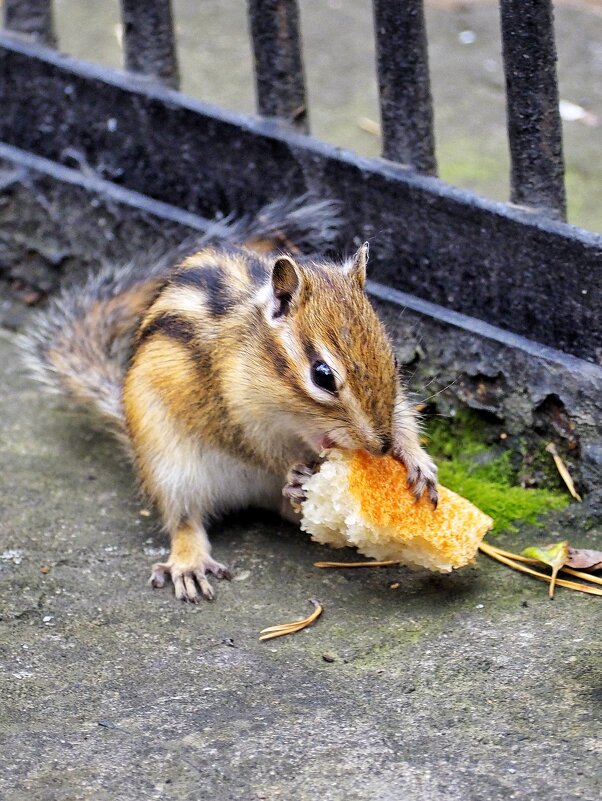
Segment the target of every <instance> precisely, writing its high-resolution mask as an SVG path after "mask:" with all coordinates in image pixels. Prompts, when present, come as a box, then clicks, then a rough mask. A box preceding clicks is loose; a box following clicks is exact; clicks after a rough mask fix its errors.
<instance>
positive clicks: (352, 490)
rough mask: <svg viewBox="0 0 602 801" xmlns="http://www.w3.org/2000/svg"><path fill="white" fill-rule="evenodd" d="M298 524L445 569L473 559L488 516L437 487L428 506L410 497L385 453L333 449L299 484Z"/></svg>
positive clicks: (324, 537) (364, 549)
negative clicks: (301, 485) (435, 502)
mask: <svg viewBox="0 0 602 801" xmlns="http://www.w3.org/2000/svg"><path fill="white" fill-rule="evenodd" d="M304 489H305V492H306V500H305V501H304V502H303V506H302V515H303V517H302V520H301V528H302V529H303V530H304V531H307V532H308V533H309V534H311V538H312V539H313V540H315V541H316V542H320V543H322V544H323V545H330V546H331V547H333V548H343V547H345V546H352V547H354V548H357V550H358V551H359V552H360V553H362V554H364V555H365V556H369V557H371V558H373V559H378V560H389V559H391V560H396V561H399V562H401V563H402V564H404V565H409V566H411V567H426V568H428V569H429V570H436V571H439V572H443V573H447V572H449V571H451V570H452V569H454V568H458V567H463V566H464V565H468V564H470V563H471V562H473V560H474V557H475V556H476V553H477V550H478V547H479V543H480V542H481V540H482V539H483V537H484V536H485V534H486V533H487V531H488V530H489V529H490V528H491V527H492V526H493V520H492V519H491V518H490V517H488V516H487V515H486V514H484V513H483V512H481V511H480V510H479V509H477V507H476V506H474V505H473V504H472V503H470V501H467V500H466V499H464V498H462V497H461V496H460V495H457V494H456V493H455V492H452V491H451V490H448V489H446V488H445V487H442V486H440V485H439V488H438V489H439V504H438V506H437V509H435V510H434V509H433V507H432V504H431V503H430V501H429V499H428V498H427V497H426V495H425V496H423V497H422V498H421V499H420V500H419V501H416V500H415V498H414V496H413V495H412V493H411V491H410V490H409V489H408V486H407V471H406V469H405V467H404V466H403V465H402V464H400V463H399V462H397V461H396V460H395V459H393V458H392V457H390V456H383V457H376V456H370V455H369V454H367V453H366V452H365V451H343V450H332V451H329V452H328V455H327V457H326V459H325V461H324V462H323V464H322V465H321V466H320V469H319V471H318V472H316V473H314V475H313V476H311V477H310V478H309V479H308V480H307V481H306V482H305V483H304Z"/></svg>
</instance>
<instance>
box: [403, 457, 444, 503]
mask: <svg viewBox="0 0 602 801" xmlns="http://www.w3.org/2000/svg"><path fill="white" fill-rule="evenodd" d="M393 456H394V457H395V458H396V459H397V460H398V461H399V462H401V463H402V464H403V465H404V466H405V468H406V470H407V471H408V481H407V485H408V489H409V490H410V491H411V492H412V495H413V496H414V498H415V499H416V501H419V500H420V499H421V498H422V496H423V495H424V494H425V492H426V494H427V495H428V498H429V500H430V502H431V504H432V506H433V509H436V508H437V504H438V503H439V491H438V489H437V467H436V466H435V464H434V462H432V461H431V459H430V457H429V456H428V455H427V454H426V453H425V452H424V451H420V454H419V456H418V457H416V456H410V455H408V454H406V453H404V452H394V453H393Z"/></svg>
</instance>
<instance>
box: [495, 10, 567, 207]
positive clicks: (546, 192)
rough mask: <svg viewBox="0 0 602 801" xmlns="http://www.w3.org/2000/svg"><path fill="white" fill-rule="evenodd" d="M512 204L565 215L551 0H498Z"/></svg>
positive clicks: (560, 128)
mask: <svg viewBox="0 0 602 801" xmlns="http://www.w3.org/2000/svg"><path fill="white" fill-rule="evenodd" d="M500 13H501V25H502V49H503V55H504V71H505V74H506V98H507V101H506V107H507V117H508V139H509V142H510V158H511V162H512V167H511V196H510V199H511V200H512V202H513V203H519V204H521V205H527V206H534V207H536V208H539V209H541V210H543V211H545V212H546V213H548V214H550V215H551V216H554V217H559V218H561V219H565V217H566V197H565V190H564V161H563V156H562V124H561V121H560V112H559V108H558V83H557V79H556V45H555V42H554V13H553V10H552V2H551V0H500Z"/></svg>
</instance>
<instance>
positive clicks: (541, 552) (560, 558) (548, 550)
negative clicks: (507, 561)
mask: <svg viewBox="0 0 602 801" xmlns="http://www.w3.org/2000/svg"><path fill="white" fill-rule="evenodd" d="M522 555H523V556H526V557H527V558H528V559H537V560H538V561H539V562H543V563H544V565H549V566H550V567H551V568H552V581H551V582H550V598H553V597H554V588H555V585H556V576H557V575H558V571H559V570H560V568H561V567H563V566H564V565H565V564H566V563H567V562H568V561H569V541H568V540H563V541H562V542H554V543H551V544H550V545H542V546H541V547H538V546H537V545H532V546H531V547H529V548H525V550H524V551H523V552H522Z"/></svg>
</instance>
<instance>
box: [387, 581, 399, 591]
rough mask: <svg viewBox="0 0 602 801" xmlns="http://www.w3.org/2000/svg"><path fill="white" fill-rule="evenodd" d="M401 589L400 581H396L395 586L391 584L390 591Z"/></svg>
mask: <svg viewBox="0 0 602 801" xmlns="http://www.w3.org/2000/svg"><path fill="white" fill-rule="evenodd" d="M400 587H401V584H400V583H399V582H398V581H394V582H393V584H389V589H390V590H398V589H399V588H400Z"/></svg>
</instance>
